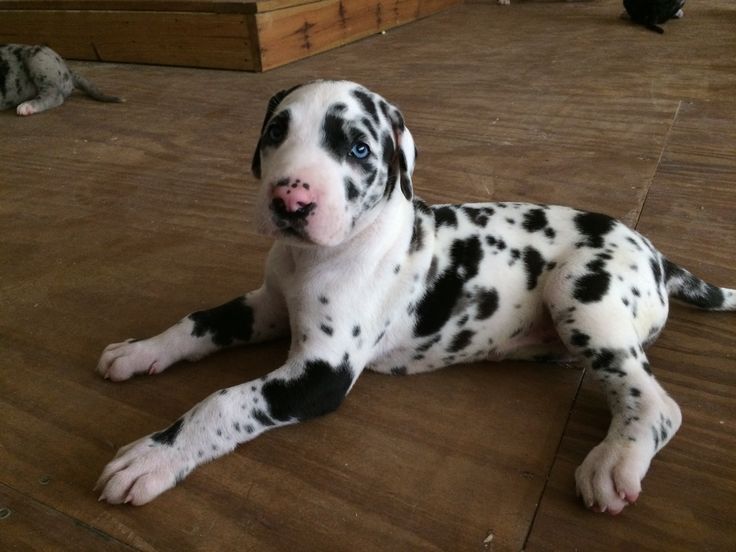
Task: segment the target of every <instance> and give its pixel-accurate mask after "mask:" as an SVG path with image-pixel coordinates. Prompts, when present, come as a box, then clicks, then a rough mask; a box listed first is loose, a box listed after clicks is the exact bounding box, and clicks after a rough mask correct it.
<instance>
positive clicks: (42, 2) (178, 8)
mask: <svg viewBox="0 0 736 552" xmlns="http://www.w3.org/2000/svg"><path fill="white" fill-rule="evenodd" d="M315 1H317V0H263V1H254V0H251V1H248V0H0V11H2V10H34V11H44V10H53V11H56V10H72V11H77V10H91V11H157V12H211V13H256V12H266V11H273V10H280V9H284V8H290V7H293V6H299V5H301V4H309V3H313V2H315Z"/></svg>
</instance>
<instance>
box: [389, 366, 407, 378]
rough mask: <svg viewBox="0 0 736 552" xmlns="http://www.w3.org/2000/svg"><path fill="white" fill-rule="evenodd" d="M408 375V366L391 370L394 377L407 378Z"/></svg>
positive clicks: (395, 367)
mask: <svg viewBox="0 0 736 552" xmlns="http://www.w3.org/2000/svg"><path fill="white" fill-rule="evenodd" d="M406 373H407V369H406V366H394V367H393V368H391V374H392V375H394V376H405V375H406Z"/></svg>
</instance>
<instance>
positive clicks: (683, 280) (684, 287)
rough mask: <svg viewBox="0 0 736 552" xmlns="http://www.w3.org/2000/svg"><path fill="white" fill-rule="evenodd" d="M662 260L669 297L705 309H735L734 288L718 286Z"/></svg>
mask: <svg viewBox="0 0 736 552" xmlns="http://www.w3.org/2000/svg"><path fill="white" fill-rule="evenodd" d="M662 261H663V267H664V282H665V285H666V286H667V292H668V293H669V295H670V296H671V297H674V298H675V299H678V300H680V301H682V302H683V303H687V304H688V305H693V306H695V307H698V308H701V309H705V310H715V311H732V310H736V290H734V289H728V288H719V287H717V286H714V285H712V284H709V283H708V282H705V281H703V280H701V279H700V278H698V277H697V276H695V275H693V274H691V273H690V272H688V271H687V270H685V269H684V268H681V267H679V266H677V265H676V264H675V263H673V262H670V261H668V260H667V259H663V260H662Z"/></svg>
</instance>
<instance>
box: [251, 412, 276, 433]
mask: <svg viewBox="0 0 736 552" xmlns="http://www.w3.org/2000/svg"><path fill="white" fill-rule="evenodd" d="M251 414H252V416H253V418H255V419H256V420H257V421H258V422H259V423H260V424H261V425H262V426H265V427H270V426H272V425H274V421H273V420H272V419H271V417H270V416H269V415H268V414H266V413H265V412H264V411H263V410H258V409H256V410H253V412H252V413H251ZM248 433H250V431H249V432H248Z"/></svg>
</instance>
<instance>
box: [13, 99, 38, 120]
mask: <svg viewBox="0 0 736 552" xmlns="http://www.w3.org/2000/svg"><path fill="white" fill-rule="evenodd" d="M15 112H16V113H17V114H18V115H20V116H21V117H27V116H28V115H33V114H34V113H36V110H35V109H34V108H33V105H32V104H31V102H23V103H22V104H20V105H19V106H18V107H17V108H16V109H15Z"/></svg>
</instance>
